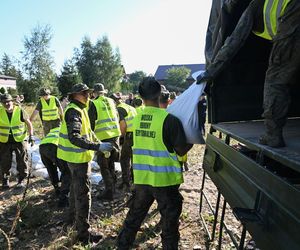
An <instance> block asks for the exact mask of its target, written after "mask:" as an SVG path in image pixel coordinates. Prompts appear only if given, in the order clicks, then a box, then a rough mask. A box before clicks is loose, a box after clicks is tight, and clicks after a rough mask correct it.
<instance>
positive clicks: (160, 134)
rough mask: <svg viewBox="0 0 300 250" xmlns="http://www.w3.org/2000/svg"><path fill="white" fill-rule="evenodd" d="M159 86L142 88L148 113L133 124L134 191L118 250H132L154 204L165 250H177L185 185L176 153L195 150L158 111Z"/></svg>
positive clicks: (150, 80)
mask: <svg viewBox="0 0 300 250" xmlns="http://www.w3.org/2000/svg"><path fill="white" fill-rule="evenodd" d="M160 92H161V87H160V84H159V83H158V82H157V81H156V80H155V78H154V77H146V78H144V79H143V81H142V82H141V83H140V85H139V93H140V96H141V97H142V99H143V101H144V103H145V106H146V107H145V109H144V110H143V112H142V113H140V114H138V115H137V116H136V117H135V118H134V121H133V177H134V184H135V189H134V193H133V200H132V204H131V205H130V207H129V211H128V213H127V216H126V219H125V221H124V224H123V227H122V229H121V231H120V234H119V236H118V240H117V246H118V249H119V250H125V249H129V248H130V247H131V246H132V244H133V242H134V239H135V236H136V233H137V231H138V230H139V228H140V225H141V223H142V222H143V220H144V218H145V217H146V215H147V213H148V210H149V208H150V206H151V205H152V203H153V201H154V200H156V201H157V203H158V209H159V211H160V214H161V224H162V234H161V237H162V246H163V249H178V241H179V231H178V227H179V216H180V214H181V211H182V199H183V198H182V196H181V194H180V192H179V185H180V184H181V183H182V182H183V175H182V168H181V166H180V164H179V162H178V160H177V157H176V153H177V154H179V155H184V154H185V153H187V151H188V150H189V149H190V148H191V147H192V145H190V144H186V137H185V133H184V130H183V127H182V124H181V122H180V120H179V119H178V118H176V117H175V116H173V115H171V114H168V113H167V112H166V110H164V109H161V108H159V96H160Z"/></svg>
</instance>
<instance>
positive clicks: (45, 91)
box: [39, 88, 51, 96]
mask: <svg viewBox="0 0 300 250" xmlns="http://www.w3.org/2000/svg"><path fill="white" fill-rule="evenodd" d="M50 94H51V91H50V89H48V88H41V89H40V91H39V96H45V95H50Z"/></svg>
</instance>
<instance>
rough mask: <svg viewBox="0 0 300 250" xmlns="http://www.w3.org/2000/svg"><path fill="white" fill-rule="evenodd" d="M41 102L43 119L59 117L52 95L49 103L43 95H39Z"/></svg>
mask: <svg viewBox="0 0 300 250" xmlns="http://www.w3.org/2000/svg"><path fill="white" fill-rule="evenodd" d="M40 100H41V104H42V119H43V121H52V120H57V119H58V118H59V114H58V108H57V106H56V101H55V97H54V96H50V99H49V105H48V104H47V102H46V101H45V99H44V98H43V97H41V99H40Z"/></svg>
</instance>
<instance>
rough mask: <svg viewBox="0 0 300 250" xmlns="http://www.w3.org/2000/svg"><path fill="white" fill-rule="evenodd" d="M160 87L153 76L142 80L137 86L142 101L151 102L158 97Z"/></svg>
mask: <svg viewBox="0 0 300 250" xmlns="http://www.w3.org/2000/svg"><path fill="white" fill-rule="evenodd" d="M160 92H161V85H160V84H159V82H158V81H156V80H155V78H154V77H153V76H148V77H145V78H143V80H142V81H141V82H140V84H139V94H140V96H141V97H142V98H143V99H146V100H153V99H155V98H157V97H159V96H160Z"/></svg>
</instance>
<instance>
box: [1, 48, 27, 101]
mask: <svg viewBox="0 0 300 250" xmlns="http://www.w3.org/2000/svg"><path fill="white" fill-rule="evenodd" d="M16 64H19V62H18V61H17V60H16V59H14V58H10V57H9V56H8V55H7V54H6V53H4V54H3V56H2V58H1V61H0V72H1V74H3V75H7V76H13V77H15V78H17V80H16V83H17V90H18V91H15V90H14V89H10V90H9V89H8V93H10V94H11V95H16V94H17V92H18V93H22V92H20V90H19V86H20V85H22V83H23V81H24V78H23V75H22V72H21V70H19V69H18V67H17V66H16Z"/></svg>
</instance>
